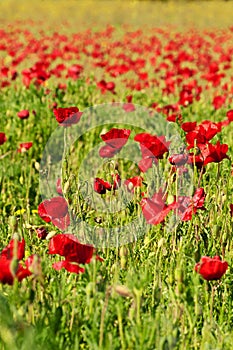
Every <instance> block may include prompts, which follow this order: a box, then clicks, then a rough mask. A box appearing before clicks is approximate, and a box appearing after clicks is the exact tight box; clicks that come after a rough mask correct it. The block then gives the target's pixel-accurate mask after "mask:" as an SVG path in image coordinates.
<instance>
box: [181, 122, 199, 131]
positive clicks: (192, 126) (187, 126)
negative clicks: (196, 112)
mask: <svg viewBox="0 0 233 350" xmlns="http://www.w3.org/2000/svg"><path fill="white" fill-rule="evenodd" d="M196 126H197V122H186V123H183V124H182V125H181V128H182V129H183V130H184V131H185V132H189V131H193V130H195V128H196Z"/></svg>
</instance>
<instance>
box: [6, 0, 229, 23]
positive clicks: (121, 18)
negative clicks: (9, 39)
mask: <svg viewBox="0 0 233 350" xmlns="http://www.w3.org/2000/svg"><path fill="white" fill-rule="evenodd" d="M232 13H233V1H223V0H222V1H214V0H213V1H211V0H209V1H181V0H180V1H156V0H154V1H149V0H148V1H146V0H144V1H135V0H134V1H124V0H95V1H93V0H1V1H0V19H1V23H2V25H5V24H9V23H12V22H15V21H20V22H21V21H25V20H29V19H30V20H32V21H41V23H43V26H44V25H46V24H47V25H48V26H52V27H56V29H59V28H60V30H66V27H69V28H72V29H73V30H80V29H83V28H85V27H90V26H91V27H95V26H96V27H99V26H102V25H105V24H112V25H115V26H118V25H119V26H120V25H122V24H127V25H130V26H134V27H142V26H143V27H145V26H149V27H158V26H166V25H170V26H172V27H176V28H181V29H182V28H183V27H187V26H192V27H197V28H209V27H212V28H213V27H216V28H219V27H227V26H231V25H233V20H232ZM31 25H32V26H33V23H31Z"/></svg>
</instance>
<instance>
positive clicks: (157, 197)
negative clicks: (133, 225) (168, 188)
mask: <svg viewBox="0 0 233 350" xmlns="http://www.w3.org/2000/svg"><path fill="white" fill-rule="evenodd" d="M163 195H164V194H163V192H162V189H160V190H159V192H158V193H155V194H154V195H153V197H152V198H143V199H142V200H141V202H140V205H141V208H142V213H143V215H144V217H145V219H146V221H147V223H148V224H151V225H157V224H159V223H161V222H163V221H164V219H165V217H166V216H167V214H168V213H169V212H170V211H171V210H172V209H174V208H175V206H176V203H175V202H174V203H172V204H169V205H166V204H165V200H164V198H163Z"/></svg>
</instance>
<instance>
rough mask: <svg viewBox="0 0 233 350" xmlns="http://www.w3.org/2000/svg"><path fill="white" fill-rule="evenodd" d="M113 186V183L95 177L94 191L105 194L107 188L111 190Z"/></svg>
mask: <svg viewBox="0 0 233 350" xmlns="http://www.w3.org/2000/svg"><path fill="white" fill-rule="evenodd" d="M111 188H112V185H111V184H110V183H109V182H107V181H104V180H102V179H100V178H99V177H96V178H95V179H94V191H95V192H97V193H99V194H105V193H106V190H108V191H110V190H111Z"/></svg>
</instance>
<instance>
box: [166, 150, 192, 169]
mask: <svg viewBox="0 0 233 350" xmlns="http://www.w3.org/2000/svg"><path fill="white" fill-rule="evenodd" d="M168 160H169V162H170V163H171V164H172V165H175V166H177V167H180V166H182V165H184V164H186V163H187V161H188V154H186V153H181V154H173V155H172V156H170V157H169V158H168Z"/></svg>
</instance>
